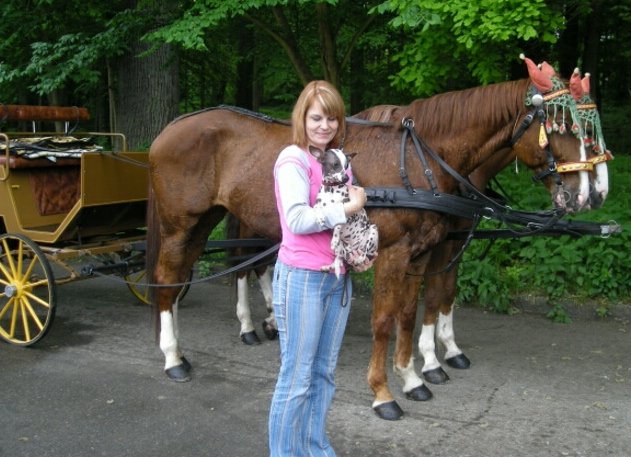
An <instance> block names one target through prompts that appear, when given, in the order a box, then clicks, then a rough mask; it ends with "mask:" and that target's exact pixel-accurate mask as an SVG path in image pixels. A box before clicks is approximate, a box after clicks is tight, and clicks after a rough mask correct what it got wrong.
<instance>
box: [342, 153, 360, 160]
mask: <svg viewBox="0 0 631 457" xmlns="http://www.w3.org/2000/svg"><path fill="white" fill-rule="evenodd" d="M344 155H345V156H346V157H348V161H349V162H350V161H351V160H353V157H355V156H356V155H357V153H356V152H345V153H344Z"/></svg>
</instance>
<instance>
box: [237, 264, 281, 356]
mask: <svg viewBox="0 0 631 457" xmlns="http://www.w3.org/2000/svg"><path fill="white" fill-rule="evenodd" d="M254 272H255V273H256V277H257V279H258V283H259V286H260V288H261V293H262V294H263V299H264V300H265V309H267V313H268V316H267V317H266V318H265V319H264V320H263V324H262V325H263V332H264V333H265V336H266V337H267V339H269V340H273V339H275V338H276V337H277V336H278V329H277V328H276V318H275V317H274V307H273V305H272V274H271V267H269V266H263V267H257V268H255V269H254ZM248 274H249V272H240V273H238V274H237V317H238V318H239V322H241V330H240V335H241V341H243V342H244V343H245V344H248V345H253V344H261V340H260V339H259V337H258V335H257V334H256V330H255V329H254V324H253V323H252V313H251V311H250V293H249V286H248Z"/></svg>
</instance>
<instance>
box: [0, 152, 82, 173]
mask: <svg viewBox="0 0 631 457" xmlns="http://www.w3.org/2000/svg"><path fill="white" fill-rule="evenodd" d="M6 163H7V156H6V155H0V166H4V165H6ZM80 164H81V159H79V158H74V157H73V158H63V159H57V161H55V162H53V161H52V160H49V159H46V158H40V159H25V158H24V157H19V156H16V155H10V156H9V168H10V169H12V170H14V169H18V168H48V167H68V166H79V165H80Z"/></svg>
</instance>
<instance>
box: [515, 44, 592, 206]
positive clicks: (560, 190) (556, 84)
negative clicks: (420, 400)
mask: <svg viewBox="0 0 631 457" xmlns="http://www.w3.org/2000/svg"><path fill="white" fill-rule="evenodd" d="M522 58H524V60H526V64H527V66H528V72H529V75H530V79H531V86H530V88H529V90H528V93H527V94H526V97H525V100H524V103H525V105H526V108H527V113H526V115H525V116H524V118H523V119H522V121H521V124H519V126H518V128H517V129H516V131H515V136H514V137H513V149H514V151H515V153H516V154H517V157H518V158H519V159H520V160H521V161H522V162H524V163H525V164H526V165H527V166H528V167H530V168H531V169H533V170H534V171H535V173H536V175H535V177H534V179H535V180H538V181H541V182H543V183H544V185H545V186H546V187H547V188H548V190H549V191H550V193H551V195H552V200H553V203H554V205H555V207H557V208H560V209H564V210H565V211H567V212H568V213H573V212H577V211H580V210H582V209H586V208H587V207H588V206H589V203H588V202H589V174H588V172H587V171H585V170H584V169H582V168H581V167H579V166H578V165H579V164H582V163H585V162H586V161H587V158H586V150H585V144H584V141H583V139H584V137H585V135H584V133H583V129H582V127H581V123H580V122H579V116H578V109H577V104H576V101H575V100H574V98H573V97H572V95H571V94H570V91H569V89H568V88H567V86H566V85H565V84H564V83H563V82H562V81H561V79H560V78H559V77H558V76H557V75H556V72H555V71H554V69H553V68H552V67H551V66H550V65H548V64H547V63H545V62H544V63H543V64H542V65H541V66H540V67H537V66H536V65H535V64H534V63H533V62H532V61H531V60H530V59H527V58H525V57H523V56H522ZM533 151H534V152H533Z"/></svg>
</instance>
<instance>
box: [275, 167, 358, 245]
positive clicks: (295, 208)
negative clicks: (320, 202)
mask: <svg viewBox="0 0 631 457" xmlns="http://www.w3.org/2000/svg"><path fill="white" fill-rule="evenodd" d="M275 179H276V181H277V183H278V197H279V199H280V207H281V210H282V211H283V215H284V217H285V220H286V221H287V226H288V227H289V230H291V232H292V233H295V234H297V235H306V234H308V233H314V232H321V231H323V230H327V229H332V228H333V227H335V226H336V225H338V224H344V223H346V215H345V214H344V206H343V205H342V203H339V204H337V205H327V206H326V208H317V209H316V208H313V207H311V206H310V205H309V191H310V182H309V176H308V173H307V170H306V169H304V168H303V167H301V166H299V165H297V164H296V163H295V162H292V161H287V162H284V163H281V164H280V165H279V166H278V167H276V171H275Z"/></svg>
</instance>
